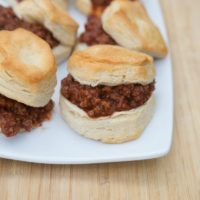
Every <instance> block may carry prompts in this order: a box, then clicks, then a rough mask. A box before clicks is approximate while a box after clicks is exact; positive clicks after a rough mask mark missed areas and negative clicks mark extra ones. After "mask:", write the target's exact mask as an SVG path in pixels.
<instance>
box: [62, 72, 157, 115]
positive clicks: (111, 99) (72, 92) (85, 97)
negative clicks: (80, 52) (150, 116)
mask: <svg viewBox="0 0 200 200" xmlns="http://www.w3.org/2000/svg"><path fill="white" fill-rule="evenodd" d="M154 89H155V81H153V82H152V83H150V84H148V85H141V84H128V85H119V86H114V87H110V86H103V85H102V86H96V87H91V86H86V85H81V84H80V83H79V82H77V81H75V80H74V79H73V77H72V76H71V75H68V76H67V77H66V78H65V79H63V80H62V87H61V94H62V95H63V96H64V97H65V98H66V99H68V100H69V101H70V102H71V103H73V104H75V105H76V106H78V107H79V108H81V109H83V110H84V111H85V112H86V113H87V114H88V116H89V117H91V118H98V117H104V116H110V115H112V114H113V113H114V112H119V111H128V110H131V109H133V108H137V107H139V106H142V105H143V104H145V103H146V102H147V101H148V99H149V98H150V97H151V95H152V92H153V91H154Z"/></svg>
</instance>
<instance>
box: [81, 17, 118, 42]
mask: <svg viewBox="0 0 200 200" xmlns="http://www.w3.org/2000/svg"><path fill="white" fill-rule="evenodd" d="M80 42H82V43H86V44H87V45H88V46H92V45H96V44H111V45H116V42H115V41H114V40H113V39H112V38H111V37H110V36H109V35H108V34H107V33H106V32H105V31H104V30H103V27H102V23H101V19H100V17H98V16H95V15H90V16H89V17H88V22H87V24H86V25H85V32H84V33H82V34H81V36H80Z"/></svg>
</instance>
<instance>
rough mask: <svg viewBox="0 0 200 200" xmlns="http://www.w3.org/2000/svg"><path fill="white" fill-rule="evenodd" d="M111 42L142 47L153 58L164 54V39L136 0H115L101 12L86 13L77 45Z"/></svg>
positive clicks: (165, 53) (131, 47)
mask: <svg viewBox="0 0 200 200" xmlns="http://www.w3.org/2000/svg"><path fill="white" fill-rule="evenodd" d="M95 44H112V45H119V46H122V47H125V48H127V49H130V50H136V51H141V52H143V53H147V54H149V55H151V56H153V57H155V58H163V57H165V56H166V55H167V47H166V44H165V41H164V39H163V37H162V35H161V33H160V31H159V29H158V28H157V27H156V25H155V24H154V23H153V22H152V20H151V19H150V17H149V16H148V13H147V11H146V10H145V8H144V6H143V5H142V3H141V2H139V1H133V2H131V1H129V0H115V1H112V2H111V4H110V5H109V6H107V8H106V9H105V10H104V11H103V14H102V15H101V16H97V15H93V14H91V15H89V16H88V21H87V24H86V25H85V32H84V33H82V34H81V35H80V38H79V43H78V45H77V47H76V49H84V48H87V47H88V46H91V45H95Z"/></svg>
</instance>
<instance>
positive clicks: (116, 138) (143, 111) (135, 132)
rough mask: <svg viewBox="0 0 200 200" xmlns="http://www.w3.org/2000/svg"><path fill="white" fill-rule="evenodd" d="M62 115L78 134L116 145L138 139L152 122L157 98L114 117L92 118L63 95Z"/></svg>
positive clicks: (152, 97) (116, 113) (61, 99)
mask: <svg viewBox="0 0 200 200" xmlns="http://www.w3.org/2000/svg"><path fill="white" fill-rule="evenodd" d="M60 107H61V113H62V116H63V118H64V120H65V121H66V122H67V123H68V124H69V125H70V127H71V128H72V129H73V130H75V131H76V132H77V133H79V134H81V135H83V136H85V137H87V138H90V139H93V140H98V141H101V142H103V143H108V144H116V143H124V142H128V141H131V140H135V139H137V138H138V137H139V136H140V135H141V134H142V132H143V131H144V129H145V128H146V127H147V125H148V124H149V122H150V121H151V119H152V117H153V114H154V110H155V98H154V96H151V98H150V99H149V100H148V101H147V102H146V103H145V104H144V105H142V106H140V107H138V108H136V109H132V110H129V111H122V112H115V113H114V114H113V115H112V116H107V117H101V118H96V119H94V118H90V117H89V116H88V115H87V113H86V112H85V111H83V110H82V109H80V108H79V107H77V106H76V105H74V104H72V103H71V102H70V101H68V100H67V99H66V98H64V97H63V96H62V95H61V97H60Z"/></svg>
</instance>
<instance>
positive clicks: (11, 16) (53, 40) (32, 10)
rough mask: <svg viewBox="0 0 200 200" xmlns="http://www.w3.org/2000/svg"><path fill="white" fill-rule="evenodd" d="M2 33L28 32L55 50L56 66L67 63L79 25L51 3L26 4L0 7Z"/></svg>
mask: <svg viewBox="0 0 200 200" xmlns="http://www.w3.org/2000/svg"><path fill="white" fill-rule="evenodd" d="M0 19H1V20H0V30H9V31H11V30H15V29H16V28H24V29H27V30H29V31H31V32H33V33H35V34H36V35H38V36H39V37H41V38H42V39H44V40H45V41H46V42H47V43H48V44H49V45H50V47H51V48H52V50H53V53H54V55H55V57H56V61H57V63H60V62H62V61H64V60H65V59H67V57H68V56H69V55H70V53H71V51H72V49H73V47H74V44H75V42H76V33H77V29H78V24H77V23H76V22H75V21H74V20H73V19H72V18H71V17H70V16H69V15H68V13H67V12H66V11H64V10H62V9H60V8H59V7H58V6H55V5H54V4H53V3H52V1H51V0H40V1H38V0H25V1H22V2H20V3H19V4H16V5H15V6H14V7H12V8H11V7H3V6H0Z"/></svg>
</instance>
